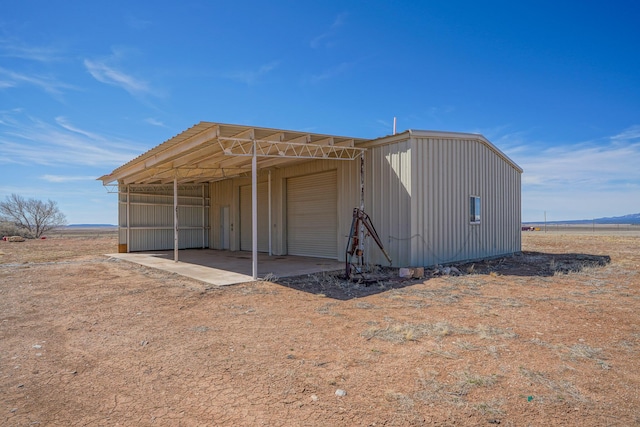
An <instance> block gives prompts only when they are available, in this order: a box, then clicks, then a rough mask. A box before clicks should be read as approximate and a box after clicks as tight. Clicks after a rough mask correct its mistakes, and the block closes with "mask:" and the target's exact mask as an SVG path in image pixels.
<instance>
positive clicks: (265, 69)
mask: <svg viewBox="0 0 640 427" xmlns="http://www.w3.org/2000/svg"><path fill="white" fill-rule="evenodd" d="M279 64H280V62H279V61H271V62H269V63H267V64H264V65H261V66H260V67H258V69H257V70H243V71H237V72H235V73H231V74H229V75H228V77H229V78H230V79H232V80H236V81H239V82H241V83H244V84H247V85H253V84H256V83H257V82H258V81H259V80H260V79H261V78H262V77H264V76H265V75H266V74H268V73H270V72H271V71H273V70H275V69H276V68H277V67H278V65H279Z"/></svg>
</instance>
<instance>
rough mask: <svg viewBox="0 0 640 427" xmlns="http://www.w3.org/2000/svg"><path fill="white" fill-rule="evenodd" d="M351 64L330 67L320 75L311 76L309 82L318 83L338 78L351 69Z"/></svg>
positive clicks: (345, 63)
mask: <svg viewBox="0 0 640 427" xmlns="http://www.w3.org/2000/svg"><path fill="white" fill-rule="evenodd" d="M353 65H354V64H353V63H352V62H342V63H340V64H338V65H336V66H333V67H330V68H328V69H326V70H324V71H323V72H322V73H320V74H313V75H312V76H311V77H310V79H309V81H310V82H311V83H314V84H315V83H319V82H321V81H323V80H329V79H333V78H335V77H338V76H340V75H342V74H345V73H346V72H348V71H349V70H350V69H351V68H353Z"/></svg>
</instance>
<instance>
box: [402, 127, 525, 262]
mask: <svg viewBox="0 0 640 427" xmlns="http://www.w3.org/2000/svg"><path fill="white" fill-rule="evenodd" d="M412 147H413V150H414V153H415V155H414V157H413V168H414V169H413V174H412V176H413V181H412V182H413V188H414V189H415V195H416V197H415V198H414V200H413V202H414V203H413V204H414V207H413V209H412V233H413V235H415V236H416V238H415V239H413V240H412V256H411V259H410V263H411V265H434V264H443V263H449V262H454V261H460V260H471V259H479V258H487V257H494V256H499V255H504V254H510V253H515V252H519V251H520V250H521V241H520V238H521V237H520V235H521V234H520V172H519V171H517V170H516V169H514V168H513V167H512V166H511V165H510V164H509V163H507V162H506V161H504V160H503V159H502V158H501V157H499V156H498V154H497V153H495V152H494V151H493V150H492V149H491V148H490V147H488V146H487V145H486V144H484V143H482V142H481V141H478V140H460V139H436V138H415V139H414V140H413V141H412ZM471 196H477V197H480V205H481V213H480V215H481V219H480V223H479V224H472V223H471V222H470V219H469V206H470V201H469V199H470V197H471Z"/></svg>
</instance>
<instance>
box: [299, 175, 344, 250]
mask: <svg viewBox="0 0 640 427" xmlns="http://www.w3.org/2000/svg"><path fill="white" fill-rule="evenodd" d="M337 187H338V181H337V172H336V171H335V170H334V171H330V172H323V173H318V174H313V175H306V176H301V177H295V178H289V179H288V180H287V252H288V253H289V255H304V256H313V257H319V258H332V259H337V258H338V250H337V246H338V245H337V242H338V189H337Z"/></svg>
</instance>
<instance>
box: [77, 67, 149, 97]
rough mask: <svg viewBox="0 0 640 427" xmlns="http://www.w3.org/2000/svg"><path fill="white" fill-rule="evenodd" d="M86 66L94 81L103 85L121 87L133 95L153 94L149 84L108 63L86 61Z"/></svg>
mask: <svg viewBox="0 0 640 427" xmlns="http://www.w3.org/2000/svg"><path fill="white" fill-rule="evenodd" d="M84 66H85V68H86V69H87V71H88V72H89V74H91V76H93V78H94V79H96V80H98V81H99V82H101V83H105V84H108V85H112V86H117V87H120V88H122V89H124V90H126V91H127V92H129V93H130V94H131V95H142V94H147V93H152V90H151V88H150V86H149V84H148V83H147V82H145V81H144V80H141V79H137V78H135V77H133V76H131V75H129V74H127V73H125V72H123V71H120V70H118V69H117V68H115V67H113V66H111V65H109V64H108V63H107V61H101V60H90V59H85V60H84Z"/></svg>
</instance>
